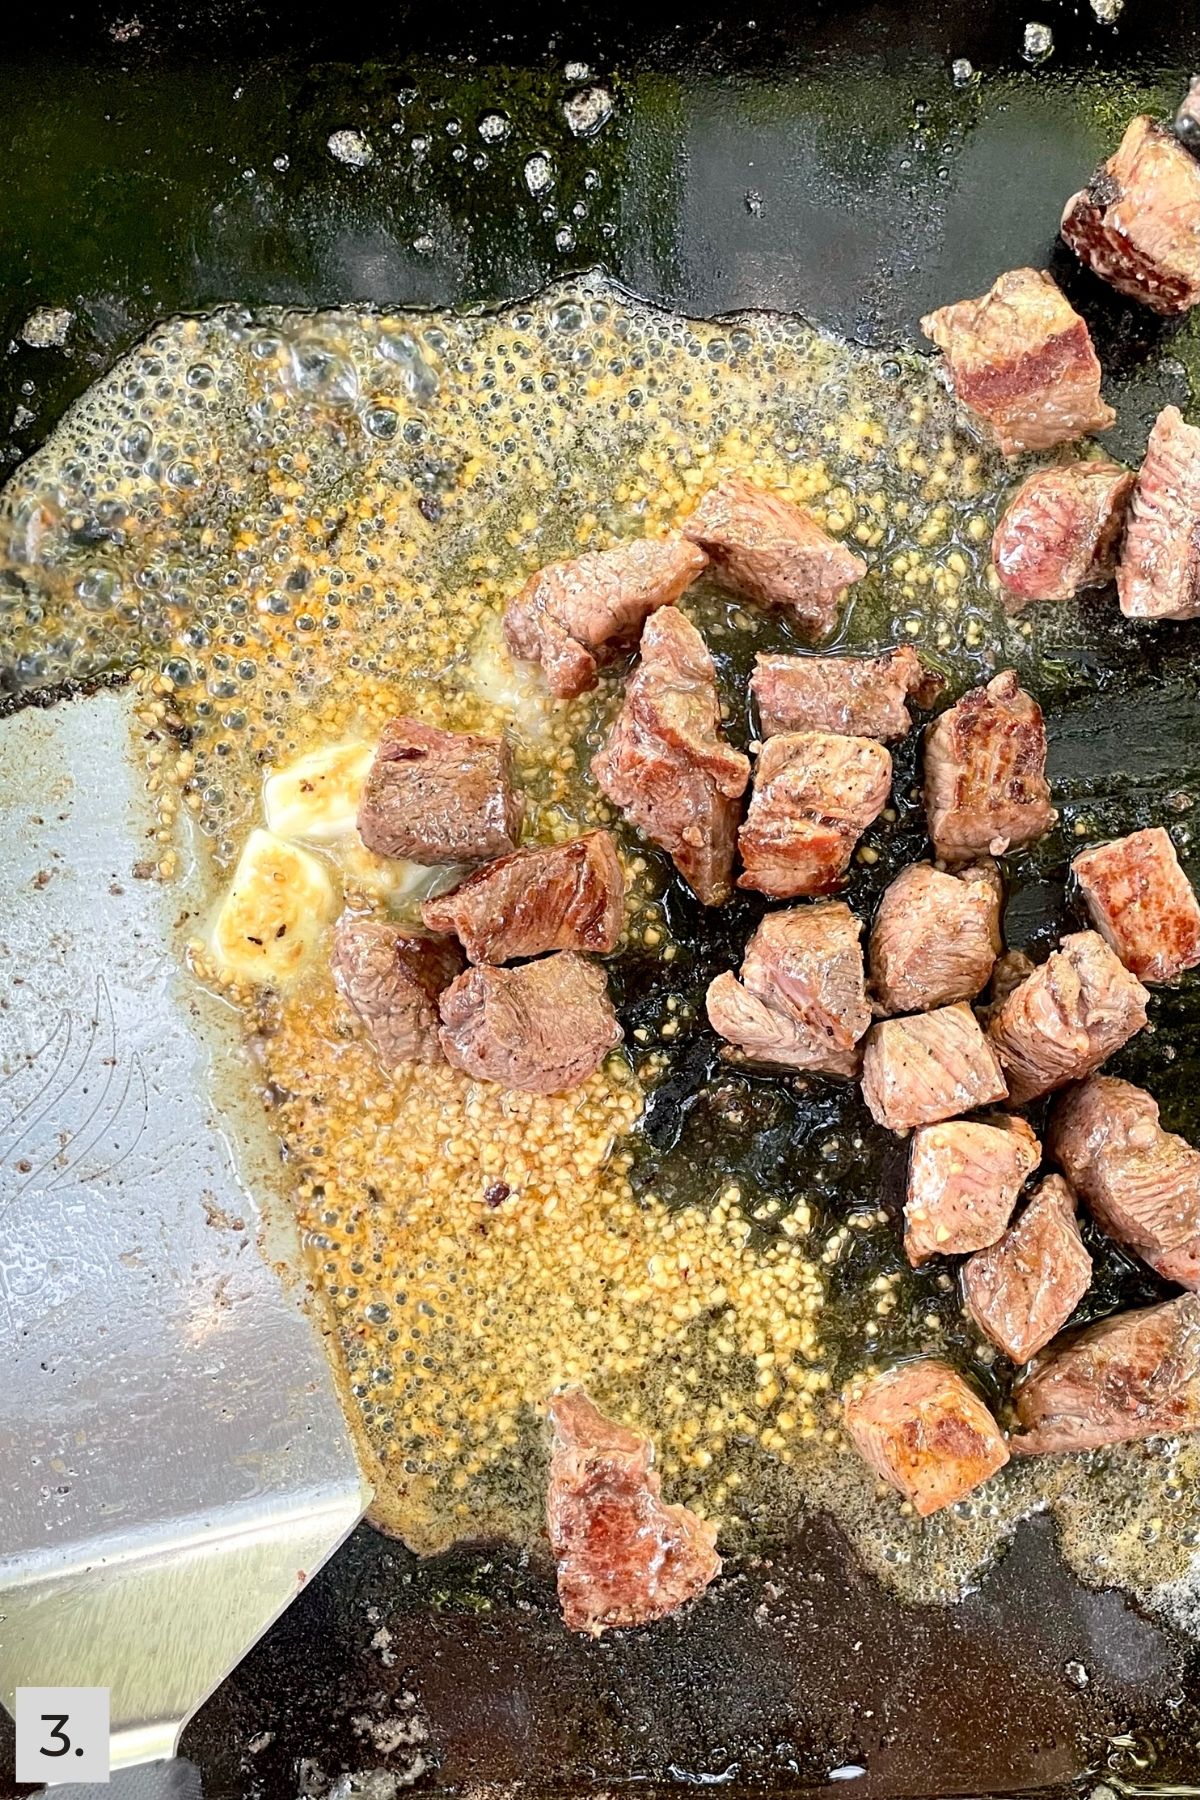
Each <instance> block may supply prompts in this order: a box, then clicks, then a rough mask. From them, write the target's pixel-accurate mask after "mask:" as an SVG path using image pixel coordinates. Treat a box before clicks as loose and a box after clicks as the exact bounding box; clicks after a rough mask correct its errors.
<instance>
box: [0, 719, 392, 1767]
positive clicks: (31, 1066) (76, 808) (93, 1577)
mask: <svg viewBox="0 0 1200 1800" xmlns="http://www.w3.org/2000/svg"><path fill="white" fill-rule="evenodd" d="M129 715H130V700H129V698H128V696H125V695H120V694H117V693H115V692H109V693H100V694H96V695H94V696H92V697H90V698H87V699H76V700H71V701H64V702H61V703H60V704H58V705H56V706H53V707H50V708H47V709H45V710H37V709H33V708H31V709H28V710H26V711H23V712H21V713H19V714H17V715H16V716H14V717H12V718H9V719H7V720H4V721H3V722H0V1699H3V1701H4V1702H5V1704H6V1705H8V1706H9V1707H10V1708H11V1707H12V1704H13V1694H14V1690H15V1689H16V1688H17V1687H18V1686H22V1687H24V1686H30V1687H34V1686H38V1687H41V1686H55V1687H59V1686H81V1687H106V1688H109V1689H110V1690H111V1731H112V1738H111V1745H112V1764H113V1767H114V1768H120V1767H122V1766H125V1765H129V1764H134V1763H142V1762H149V1761H153V1760H155V1759H157V1758H162V1757H169V1756H171V1755H172V1754H173V1752H174V1749H175V1745H176V1742H177V1740H178V1736H179V1733H180V1730H181V1728H182V1725H183V1723H184V1721H185V1720H186V1719H187V1718H188V1716H189V1714H191V1713H192V1712H193V1711H194V1710H195V1708H196V1707H197V1706H198V1705H199V1703H200V1701H201V1700H202V1699H203V1698H204V1697H205V1696H206V1695H207V1694H208V1693H210V1692H211V1691H212V1689H213V1688H214V1687H215V1686H216V1685H217V1683H218V1682H220V1680H221V1679H222V1677H223V1676H224V1675H225V1674H226V1672H227V1671H228V1670H229V1669H230V1668H231V1667H232V1666H233V1665H234V1664H235V1663H236V1662H237V1661H238V1659H239V1658H240V1657H241V1655H242V1654H243V1652H244V1651H245V1650H246V1649H247V1647H248V1646H249V1645H250V1644H251V1643H252V1642H253V1641H254V1640H255V1639H256V1638H257V1637H258V1636H259V1634H260V1633H261V1632H262V1631H263V1630H264V1629H265V1627H266V1626H267V1625H268V1624H269V1623H270V1622H271V1620H272V1619H273V1618H274V1617H276V1615H277V1614H278V1613H280V1612H281V1611H282V1610H283V1608H284V1607H285V1606H287V1604H288V1602H289V1601H290V1600H291V1598H292V1597H293V1596H294V1595H295V1594H296V1593H297V1591H298V1590H299V1589H300V1588H301V1587H302V1586H303V1585H304V1583H305V1581H306V1580H307V1579H308V1577H309V1576H310V1575H312V1573H313V1572H314V1571H315V1570H316V1569H317V1568H319V1567H320V1565H321V1563H322V1562H324V1560H325V1559H326V1557H328V1556H329V1554H330V1552H331V1551H332V1550H333V1549H334V1548H335V1547H336V1545H337V1544H338V1543H339V1542H340V1541H341V1539H342V1538H343V1537H344V1536H345V1535H346V1533H347V1532H348V1531H349V1530H350V1529H351V1527H352V1526H353V1525H354V1523H355V1521H356V1520H357V1519H358V1518H359V1517H360V1516H361V1514H362V1511H363V1508H364V1506H365V1505H366V1502H367V1500H368V1498H369V1491H368V1489H367V1488H366V1486H365V1484H364V1481H363V1478H362V1476H361V1474H360V1472H359V1469H358V1466H357V1463H356V1460H355V1456H354V1451H353V1448H352V1445H351V1443H350V1440H349V1438H348V1435H347V1431H346V1428H345V1425H344V1422H343V1418H342V1415H341V1412H340V1410H339V1407H338V1402H337V1397H336V1394H335V1391H334V1387H333V1381H332V1376H331V1372H330V1368H329V1365H328V1363H327V1362H326V1359H325V1356H324V1354H323V1351H322V1348H321V1344H320V1339H319V1334H318V1331H317V1329H316V1328H315V1326H314V1324H313V1322H312V1321H311V1320H310V1319H309V1318H308V1317H306V1316H305V1314H304V1312H303V1311H302V1310H301V1306H300V1302H299V1295H298V1293H293V1292H288V1291H286V1289H285V1286H284V1284H283V1282H282V1281H281V1279H280V1276H279V1274H278V1273H277V1271H276V1268H275V1267H274V1266H273V1262H274V1261H275V1260H277V1259H279V1257H280V1252H281V1251H283V1250H286V1232H287V1228H286V1225H285V1224H284V1223H282V1222H281V1221H279V1220H273V1221H271V1222H269V1225H268V1226H264V1223H263V1221H262V1220H261V1219H260V1218H259V1217H258V1215H257V1213H256V1211H255V1208H254V1206H253V1204H252V1202H251V1200H250V1198H249V1196H248V1193H247V1191H246V1187H245V1186H244V1185H243V1178H246V1179H248V1180H249V1181H250V1182H251V1183H252V1184H253V1186H254V1188H255V1191H256V1192H259V1191H268V1190H269V1179H270V1172H271V1167H272V1164H274V1166H275V1167H276V1168H277V1157H276V1156H275V1153H274V1152H273V1150H272V1147H271V1144H270V1142H269V1138H268V1136H267V1134H266V1132H265V1129H264V1127H263V1124H262V1121H261V1118H259V1117H257V1116H256V1115H257V1108H256V1106H255V1105H254V1104H253V1102H252V1101H251V1102H250V1103H249V1104H248V1105H247V1108H246V1117H245V1119H244V1120H243V1119H241V1118H239V1119H238V1121H237V1129H236V1136H237V1139H238V1151H237V1165H236V1166H235V1158H234V1155H233V1152H232V1149H231V1145H230V1142H229V1140H228V1139H227V1137H226V1135H225V1130H224V1127H223V1126H222V1124H221V1123H220V1122H219V1119H218V1116H217V1114H216V1112H215V1111H214V1106H213V1102H212V1099H211V1068H210V1063H211V1055H212V1033H211V1030H208V1031H206V1032H205V1033H204V1034H203V1035H202V1018H203V1015H202V1009H201V1007H200V1004H199V1001H198V998H197V995H196V993H195V992H194V990H190V988H189V983H188V979H187V977H186V975H184V974H183V973H182V972H181V970H180V967H179V962H178V956H177V952H176V950H175V948H174V946H173V939H174V931H175V921H176V919H177V916H178V914H179V912H180V908H181V893H180V888H179V887H178V886H176V885H172V886H170V887H166V886H163V885H162V884H160V883H159V882H157V881H155V880H148V879H144V878H143V879H139V878H138V876H137V875H135V873H134V871H135V868H137V867H138V865H144V864H145V862H146V859H147V858H149V859H150V860H151V862H152V861H153V859H154V845H153V842H152V840H151V839H149V837H148V834H149V832H150V830H151V828H152V824H151V819H150V816H149V809H148V807H147V804H146V801H145V796H144V783H143V778H142V776H141V774H140V772H139V771H138V770H137V768H136V767H135V766H134V764H133V762H132V761H131V758H130V751H129V744H130V717H129ZM141 873H142V875H144V874H145V869H144V867H143V868H142V870H141ZM185 885H186V884H185ZM182 904H183V905H184V906H186V905H187V904H188V902H187V901H186V900H184V901H183V902H182ZM229 1023H230V1028H229V1029H228V1030H227V1031H226V1033H225V1034H224V1035H225V1039H226V1040H227V1042H226V1048H227V1051H228V1053H229V1054H232V1053H233V1052H232V1043H233V1033H232V1028H231V1027H232V1022H231V1021H230V1022H229ZM217 1056H218V1060H219V1056H220V1034H219V1033H218V1040H217ZM238 1166H240V1169H241V1171H242V1178H240V1177H239V1172H238ZM275 1210H276V1211H283V1209H282V1208H276V1209H275ZM260 1237H261V1239H262V1241H261V1242H260V1241H257V1240H258V1239H259V1238H260ZM63 1774H64V1778H69V1776H70V1771H69V1770H67V1769H64V1771H63Z"/></svg>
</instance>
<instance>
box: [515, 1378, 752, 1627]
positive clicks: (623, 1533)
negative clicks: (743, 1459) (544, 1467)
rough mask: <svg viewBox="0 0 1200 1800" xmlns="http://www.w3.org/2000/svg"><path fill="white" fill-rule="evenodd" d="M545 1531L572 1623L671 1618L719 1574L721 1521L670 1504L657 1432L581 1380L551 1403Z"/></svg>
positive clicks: (565, 1617)
mask: <svg viewBox="0 0 1200 1800" xmlns="http://www.w3.org/2000/svg"><path fill="white" fill-rule="evenodd" d="M550 1422H551V1424H552V1425H553V1427H554V1448H553V1453H552V1455H551V1458H550V1484H549V1488H548V1490H547V1493H546V1530H547V1532H548V1534H549V1538H550V1548H551V1550H552V1551H553V1552H554V1561H555V1564H556V1565H557V1569H558V1598H559V1602H560V1604H561V1606H562V1612H563V1620H564V1622H565V1624H566V1625H567V1626H568V1628H569V1629H570V1630H571V1631H586V1632H590V1633H591V1635H592V1636H593V1637H599V1635H600V1633H601V1632H602V1631H607V1630H610V1629H613V1628H617V1627H622V1626H631V1625H646V1624H649V1622H650V1621H651V1620H652V1619H663V1618H665V1617H666V1616H667V1614H668V1613H673V1612H675V1611H677V1609H678V1608H679V1607H681V1606H683V1605H685V1604H686V1602H687V1601H689V1600H694V1599H695V1598H696V1596H697V1594H702V1593H703V1592H704V1589H705V1588H706V1587H707V1586H708V1584H709V1582H710V1581H711V1580H712V1579H713V1577H714V1576H716V1575H718V1574H720V1571H721V1559H720V1557H719V1556H718V1555H717V1553H716V1549H715V1545H716V1541H717V1532H716V1527H715V1526H713V1525H710V1524H708V1523H707V1521H706V1520H704V1519H701V1518H698V1517H697V1515H696V1514H695V1513H694V1512H691V1511H689V1509H688V1508H687V1507H686V1506H668V1505H667V1503H666V1502H665V1501H664V1500H663V1498H662V1483H661V1481H660V1479H659V1476H658V1475H657V1474H656V1473H655V1471H654V1469H653V1467H652V1466H651V1465H652V1463H653V1460H654V1451H653V1448H652V1446H651V1443H650V1440H649V1439H648V1438H647V1437H644V1436H643V1435H642V1433H641V1432H639V1431H630V1430H628V1429H627V1428H626V1427H625V1426H624V1425H618V1424H616V1423H615V1421H614V1420H612V1419H608V1418H606V1417H605V1416H604V1414H603V1413H602V1412H601V1411H600V1409H599V1407H597V1406H595V1405H593V1403H592V1401H591V1400H589V1399H588V1396H587V1395H586V1394H585V1393H584V1391H583V1389H582V1388H569V1389H567V1391H566V1392H564V1393H562V1394H559V1395H558V1397H557V1398H556V1399H555V1400H554V1401H552V1403H551V1406H550Z"/></svg>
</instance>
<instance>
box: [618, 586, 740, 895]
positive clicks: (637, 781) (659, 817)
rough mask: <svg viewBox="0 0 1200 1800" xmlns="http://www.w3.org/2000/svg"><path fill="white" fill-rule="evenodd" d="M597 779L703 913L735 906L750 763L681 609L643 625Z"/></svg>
mask: <svg viewBox="0 0 1200 1800" xmlns="http://www.w3.org/2000/svg"><path fill="white" fill-rule="evenodd" d="M592 774H593V775H594V776H595V778H596V780H597V782H598V783H599V784H600V786H601V788H602V789H603V790H604V792H605V793H606V794H607V795H608V797H609V799H610V800H611V801H612V802H613V805H614V806H619V807H620V808H621V809H622V811H623V812H624V814H625V816H626V818H628V819H629V820H630V821H631V822H632V823H633V824H634V825H636V826H637V827H638V828H639V830H641V831H644V832H645V833H646V836H647V837H648V838H650V839H652V840H653V842H654V843H656V844H660V845H661V846H662V848H663V849H664V850H665V851H666V852H667V854H668V855H669V856H670V857H671V859H672V860H673V862H674V864H675V867H676V868H677V869H678V870H679V873H680V874H681V875H682V876H683V879H684V880H685V881H686V882H687V883H688V885H689V887H691V888H692V889H693V891H694V892H695V893H696V895H697V896H698V897H699V898H700V899H701V900H703V901H704V903H705V905H706V906H719V905H720V903H721V901H723V900H727V899H728V898H729V892H730V877H731V876H732V873H733V852H734V845H735V843H736V841H737V825H738V819H739V817H740V814H741V807H740V805H739V801H740V800H741V797H742V795H743V793H744V792H745V790H746V783H747V782H748V781H749V779H750V764H749V762H748V761H747V760H746V758H745V757H744V756H743V755H742V753H741V752H740V751H739V750H735V749H733V747H732V746H731V745H730V744H728V743H727V742H726V741H725V738H724V736H723V734H722V731H721V706H720V702H719V700H718V698H717V677H716V671H715V670H714V668H713V661H712V657H711V656H710V655H709V654H708V651H707V649H706V648H705V643H704V639H703V638H702V637H701V636H700V633H699V632H698V631H697V630H696V627H695V626H694V625H692V624H690V623H689V622H688V620H687V619H685V618H684V616H683V614H682V613H680V612H677V611H676V609H675V608H674V607H667V608H665V609H664V610H663V611H661V612H656V613H654V614H653V615H652V617H651V618H649V619H648V620H647V621H646V628H645V630H644V631H643V633H642V654H641V661H640V662H639V663H638V666H637V668H636V669H635V670H634V672H633V675H632V676H631V677H630V680H629V684H628V686H627V688H626V690H625V704H624V706H623V707H622V709H621V713H620V716H619V718H618V719H617V722H616V724H615V725H614V726H613V729H612V732H611V735H610V736H609V740H608V743H607V744H606V745H605V747H604V749H603V750H601V751H600V753H599V755H598V756H596V757H594V758H593V759H592Z"/></svg>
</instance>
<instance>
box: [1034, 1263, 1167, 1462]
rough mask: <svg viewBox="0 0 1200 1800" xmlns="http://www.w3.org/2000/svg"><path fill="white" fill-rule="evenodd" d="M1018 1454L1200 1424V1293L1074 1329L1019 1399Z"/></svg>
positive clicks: (1085, 1446) (1088, 1446) (1039, 1365)
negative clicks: (1077, 1329)
mask: <svg viewBox="0 0 1200 1800" xmlns="http://www.w3.org/2000/svg"><path fill="white" fill-rule="evenodd" d="M1013 1398H1014V1400H1015V1402H1016V1408H1017V1419H1018V1421H1019V1423H1020V1424H1021V1426H1022V1430H1021V1432H1020V1433H1019V1435H1017V1436H1016V1437H1014V1438H1013V1439H1012V1448H1013V1450H1014V1452H1015V1453H1016V1454H1018V1455H1021V1456H1037V1455H1041V1454H1044V1453H1045V1452H1048V1451H1050V1452H1053V1451H1059V1450H1095V1449H1097V1448H1098V1447H1099V1446H1100V1445H1101V1444H1123V1443H1127V1442H1129V1440H1130V1439H1132V1438H1145V1437H1155V1436H1157V1435H1158V1434H1159V1433H1160V1432H1170V1433H1172V1434H1174V1433H1175V1432H1180V1431H1195V1430H1196V1429H1197V1428H1198V1427H1200V1296H1198V1295H1196V1294H1181V1295H1180V1296H1179V1298H1178V1299H1177V1300H1168V1301H1166V1302H1165V1303H1164V1304H1163V1305H1162V1306H1147V1307H1144V1308H1142V1309H1141V1310H1140V1311H1138V1312H1123V1313H1116V1314H1114V1315H1113V1317H1112V1318H1110V1319H1104V1320H1103V1321H1102V1322H1101V1323H1100V1324H1099V1325H1089V1326H1088V1327H1087V1329H1086V1330H1084V1331H1077V1332H1069V1333H1068V1334H1067V1336H1066V1337H1065V1338H1063V1339H1062V1340H1061V1341H1060V1342H1059V1343H1057V1344H1052V1345H1051V1346H1050V1348H1049V1350H1047V1352H1046V1354H1045V1355H1044V1356H1041V1357H1039V1358H1038V1360H1037V1361H1036V1362H1035V1363H1034V1365H1033V1367H1032V1369H1031V1370H1030V1372H1029V1374H1028V1375H1026V1376H1025V1378H1024V1379H1023V1380H1022V1381H1021V1382H1020V1383H1019V1384H1018V1386H1017V1389H1016V1392H1015V1394H1014V1396H1013Z"/></svg>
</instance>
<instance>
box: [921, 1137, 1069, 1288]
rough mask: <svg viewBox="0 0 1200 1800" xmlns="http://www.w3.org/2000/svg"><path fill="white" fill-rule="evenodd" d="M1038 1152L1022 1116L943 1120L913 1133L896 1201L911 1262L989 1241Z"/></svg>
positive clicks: (1005, 1219) (956, 1252)
mask: <svg viewBox="0 0 1200 1800" xmlns="http://www.w3.org/2000/svg"><path fill="white" fill-rule="evenodd" d="M1041 1155H1042V1147H1041V1145H1040V1144H1039V1143H1038V1141H1037V1139H1036V1138H1035V1137H1034V1135H1033V1132H1032V1131H1031V1130H1030V1129H1029V1126H1028V1125H1027V1124H1026V1123H1025V1121H1024V1119H996V1120H992V1121H984V1120H974V1119H951V1120H949V1121H948V1122H947V1123H946V1124H943V1125H926V1126H924V1127H923V1128H922V1129H921V1130H920V1131H918V1132H916V1133H914V1136H913V1141H912V1153H911V1155H910V1157H909V1161H908V1195H907V1198H906V1200H905V1203H904V1249H905V1253H906V1254H907V1256H908V1260H909V1262H910V1263H911V1264H912V1265H913V1267H914V1269H915V1268H919V1267H920V1265H921V1264H922V1263H923V1262H927V1261H928V1259H929V1258H930V1257H931V1256H965V1255H966V1253H967V1252H968V1251H969V1250H983V1249H985V1248H986V1247H987V1245H989V1244H994V1243H995V1242H996V1239H997V1238H998V1237H999V1236H1000V1234H1001V1232H1002V1231H1003V1230H1004V1227H1005V1226H1006V1225H1007V1224H1008V1221H1009V1220H1010V1219H1011V1217H1012V1210H1013V1207H1014V1206H1015V1205H1016V1204H1017V1195H1018V1194H1019V1193H1020V1192H1021V1189H1022V1188H1023V1187H1024V1186H1025V1183H1026V1182H1027V1181H1028V1179H1029V1177H1030V1176H1031V1175H1032V1174H1033V1171H1034V1170H1035V1169H1036V1168H1037V1166H1038V1163H1039V1162H1040V1160H1041Z"/></svg>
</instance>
